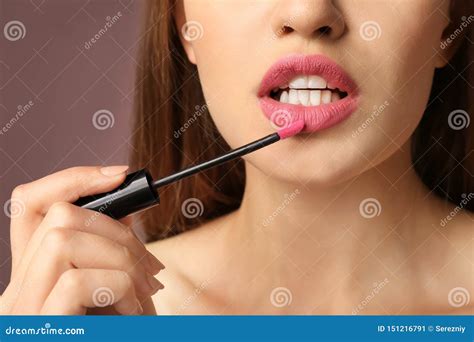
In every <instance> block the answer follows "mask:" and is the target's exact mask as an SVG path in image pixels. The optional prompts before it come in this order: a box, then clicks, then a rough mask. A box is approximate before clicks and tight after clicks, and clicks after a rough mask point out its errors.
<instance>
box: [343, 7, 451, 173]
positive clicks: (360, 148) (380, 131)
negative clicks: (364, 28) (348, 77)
mask: <svg viewBox="0 0 474 342" xmlns="http://www.w3.org/2000/svg"><path fill="white" fill-rule="evenodd" d="M435 5H436V3H435V1H431V0H430V1H429V2H428V1H394V2H392V6H393V8H391V7H389V6H387V5H383V8H378V9H377V8H374V9H372V11H375V12H374V13H378V16H376V17H377V18H378V20H379V22H378V24H379V25H380V34H381V35H380V38H378V39H375V40H373V41H363V42H361V43H359V44H356V43H354V44H353V46H354V47H355V49H356V51H353V52H352V53H353V54H357V56H363V58H361V59H360V61H359V63H360V64H359V66H360V68H359V72H358V74H359V75H367V76H365V78H363V80H362V82H360V88H361V95H362V96H361V111H360V112H359V115H356V116H354V117H353V118H351V119H353V120H352V122H351V124H350V126H351V127H349V129H350V130H351V134H350V135H349V134H348V135H347V136H348V137H349V141H350V142H351V144H352V145H353V147H350V145H351V144H348V148H351V149H352V150H353V151H354V152H355V153H356V154H359V155H360V154H361V152H362V153H363V154H364V160H365V161H367V159H366V158H367V157H368V158H369V159H370V161H371V162H373V163H375V164H377V163H379V162H381V161H382V160H384V159H386V158H388V157H389V156H390V155H391V154H392V153H394V152H395V150H397V149H398V148H399V147H400V146H402V145H403V144H404V143H405V142H407V140H408V139H409V137H410V136H411V134H412V133H413V131H414V130H415V129H416V127H417V125H418V123H419V121H420V119H421V117H422V115H423V112H424V110H425V108H426V105H427V102H428V98H429V94H430V90H431V86H432V80H433V75H434V70H435V65H436V63H437V61H438V60H439V58H441V57H440V55H438V53H437V49H438V48H439V44H440V42H441V36H442V32H443V29H444V25H445V22H444V20H445V18H444V15H443V14H442V13H441V11H440V10H437V9H436V6H435ZM380 6H382V5H380ZM367 15H369V14H367ZM394 18H397V21H396V23H397V24H396V25H394ZM363 22H364V21H363V20H362V21H361V22H360V23H359V25H362V24H363ZM362 61H363V62H362ZM347 133H349V132H347ZM351 138H352V139H351Z"/></svg>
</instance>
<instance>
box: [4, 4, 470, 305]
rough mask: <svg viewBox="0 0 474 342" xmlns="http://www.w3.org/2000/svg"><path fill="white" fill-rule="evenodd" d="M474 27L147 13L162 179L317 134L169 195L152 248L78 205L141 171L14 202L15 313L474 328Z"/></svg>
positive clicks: (142, 71) (327, 17) (425, 17)
mask: <svg viewBox="0 0 474 342" xmlns="http://www.w3.org/2000/svg"><path fill="white" fill-rule="evenodd" d="M473 12H474V11H473V6H472V4H471V2H469V1H464V0H451V1H449V0H415V1H404V0H390V1H372V0H370V1H369V0H366V1H359V0H357V1H355V0H343V1H334V0H318V1H304V0H294V1H283V0H281V1H280V0H273V1H257V0H256V1H246V2H242V1H238V0H228V1H222V2H221V1H211V0H199V1H197V0H182V1H177V2H176V3H175V2H174V1H171V0H169V1H150V4H149V7H148V9H147V16H148V19H147V23H146V29H145V31H144V36H143V49H142V63H141V66H140V68H139V72H138V76H137V89H138V91H137V101H136V104H137V115H136V126H135V131H134V149H133V153H132V164H133V167H132V168H133V169H136V168H141V167H148V168H149V169H150V170H151V171H152V173H153V175H154V176H155V177H160V176H165V175H167V174H170V173H172V172H175V171H177V170H179V169H181V168H184V167H186V166H189V165H191V164H195V163H197V162H199V161H204V160H207V159H210V158H212V157H215V156H217V155H219V154H221V153H223V152H224V151H227V150H228V149H229V148H235V147H238V146H240V145H244V144H245V143H248V142H250V141H252V140H255V139H257V138H260V137H262V136H264V135H266V134H269V133H270V132H271V131H272V130H273V129H275V127H276V126H279V125H281V124H282V122H283V123H285V122H286V123H288V122H291V121H294V120H296V119H302V120H304V121H305V129H304V131H303V132H302V133H301V134H299V135H297V136H295V137H292V138H290V139H288V140H285V141H282V142H279V143H276V144H273V145H271V146H269V147H266V148H264V149H262V150H259V151H257V152H255V153H253V154H250V155H247V156H246V157H245V158H244V161H240V162H236V163H229V164H226V165H224V166H221V167H219V168H215V169H212V170H210V171H207V172H205V173H201V174H199V175H197V176H195V177H193V178H190V179H187V180H183V181H181V182H179V183H177V184H174V185H171V186H169V187H168V188H166V189H164V190H163V191H161V198H162V204H161V205H160V206H159V207H155V208H153V209H150V210H149V211H146V212H143V213H141V214H139V215H136V216H135V221H134V225H135V226H136V227H138V226H140V227H142V228H144V229H145V232H146V233H147V235H148V238H149V241H150V242H149V243H148V244H146V246H144V245H143V244H142V243H141V242H140V241H139V240H138V239H137V237H136V235H135V234H134V233H132V230H131V229H130V228H129V227H128V226H129V225H131V224H132V221H131V219H130V218H127V219H125V220H122V222H117V221H114V220H113V219H111V218H109V217H106V216H104V215H98V214H95V213H93V212H91V211H88V210H86V209H81V208H78V207H76V206H74V205H72V204H71V203H72V202H74V201H75V200H77V198H79V197H82V196H86V195H89V194H94V193H100V192H104V191H108V190H111V189H113V188H115V187H116V186H118V185H119V184H120V183H121V182H122V181H123V179H124V177H125V173H126V169H127V167H125V166H113V167H106V168H99V167H79V168H73V169H68V170H65V171H61V172H58V173H56V174H53V175H49V176H47V177H45V178H43V179H40V180H37V181H35V182H32V183H29V184H26V185H21V186H19V187H17V188H16V189H15V190H14V192H13V195H12V199H14V200H17V201H23V202H24V203H25V204H26V208H27V209H26V211H25V213H24V214H23V215H22V216H20V217H16V218H15V219H13V220H12V224H11V236H12V241H11V242H12V254H13V258H12V262H13V267H12V269H13V270H12V279H11V282H10V284H9V286H8V287H7V289H6V291H5V293H4V294H3V296H2V298H1V304H2V305H1V307H2V309H1V310H2V312H3V313H7V314H84V313H86V312H94V313H104V314H105V313H119V314H141V313H144V314H155V313H159V314H351V313H352V314H449V313H453V314H466V313H467V314H472V313H473V310H472V305H471V304H470V294H472V293H474V284H473V278H472V272H473V267H472V266H473V261H474V260H473V253H472V251H473V239H472V228H473V222H474V216H473V214H472V212H470V211H469V210H471V211H472V208H473V207H474V204H473V203H474V201H473V199H474V198H473V197H474V194H473V192H474V185H473V184H474V183H473V177H472V175H473V173H474V171H473V170H474V167H473V166H474V162H473V155H474V154H473V153H472V148H473V143H472V137H473V131H472V127H473V125H470V126H469V120H470V117H469V114H471V115H472V111H473V107H472V103H471V101H472V84H473V83H474V81H473V78H472V66H471V65H472V62H473V57H472V41H473V39H472V38H473V37H472V25H471V23H472V21H474V18H473V17H472V14H473ZM192 228H194V229H192ZM163 265H166V269H165V270H163V268H164V266H163ZM155 276H156V277H155ZM157 278H159V279H160V281H158V280H157ZM163 284H164V285H165V287H164V288H163ZM160 289H161V291H158V290H160Z"/></svg>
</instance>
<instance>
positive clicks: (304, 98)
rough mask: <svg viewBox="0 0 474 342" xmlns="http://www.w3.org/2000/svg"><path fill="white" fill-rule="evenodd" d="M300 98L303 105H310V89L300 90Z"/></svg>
mask: <svg viewBox="0 0 474 342" xmlns="http://www.w3.org/2000/svg"><path fill="white" fill-rule="evenodd" d="M298 99H299V100H300V103H301V104H302V105H303V106H308V105H309V90H305V89H303V90H298Z"/></svg>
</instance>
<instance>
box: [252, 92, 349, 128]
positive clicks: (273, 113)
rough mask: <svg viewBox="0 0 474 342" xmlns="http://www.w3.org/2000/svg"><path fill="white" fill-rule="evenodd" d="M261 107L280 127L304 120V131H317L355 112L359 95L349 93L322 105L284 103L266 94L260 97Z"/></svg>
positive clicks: (335, 123)
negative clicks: (340, 98)
mask: <svg viewBox="0 0 474 342" xmlns="http://www.w3.org/2000/svg"><path fill="white" fill-rule="evenodd" d="M260 107H261V108H262V110H263V113H264V114H265V116H266V117H267V118H268V119H270V121H272V122H273V124H274V125H276V126H278V127H281V126H283V125H288V124H290V123H291V122H295V121H298V120H303V121H304V123H305V127H304V130H303V132H316V131H320V130H323V129H326V128H329V127H332V126H334V125H337V124H338V123H340V122H342V121H344V120H345V119H346V118H348V117H349V116H350V115H351V114H352V113H354V112H355V110H356V109H357V97H355V96H353V95H349V96H346V97H345V98H343V99H342V100H338V101H336V102H332V103H328V104H323V105H320V106H303V105H293V104H288V103H282V102H279V101H276V100H274V99H272V98H271V97H270V96H265V97H262V98H260Z"/></svg>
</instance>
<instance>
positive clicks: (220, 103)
mask: <svg viewBox="0 0 474 342" xmlns="http://www.w3.org/2000/svg"><path fill="white" fill-rule="evenodd" d="M197 2H198V1H196V2H190V5H191V4H195V3H197ZM199 5H200V6H189V8H187V9H186V10H187V16H189V18H190V19H189V20H196V21H198V22H200V23H201V24H202V26H203V34H202V37H201V38H200V39H199V40H196V41H194V42H193V51H194V54H195V56H196V64H197V67H198V72H199V77H200V82H201V85H202V88H203V92H204V96H205V98H206V102H207V104H208V106H209V109H210V112H211V115H212V117H213V119H214V122H215V123H216V125H217V128H218V129H219V131H220V133H221V134H222V135H223V136H224V138H225V139H226V140H227V142H228V143H229V144H230V145H231V146H232V147H237V146H240V145H242V144H245V143H247V142H249V141H250V140H253V139H256V138H260V137H261V136H263V135H265V134H268V133H269V132H270V129H271V126H270V125H269V123H268V121H267V120H266V119H265V118H264V116H263V115H262V113H261V112H260V111H259V110H258V108H259V107H258V102H257V96H256V92H257V89H258V85H259V84H258V82H256V79H258V77H256V76H255V75H256V74H260V73H262V72H263V71H264V69H262V68H261V67H259V65H262V64H263V63H265V62H267V61H266V60H264V58H263V51H262V44H261V42H262V41H264V40H265V35H266V34H267V31H268V30H270V28H269V26H268V24H266V23H265V22H264V21H262V20H261V18H262V17H265V11H267V10H268V9H269V8H271V3H266V2H261V1H256V2H245V3H244V4H242V1H241V0H239V1H236V0H226V1H215V0H213V1H205V2H203V4H202V5H201V2H199ZM226 13H227V14H226Z"/></svg>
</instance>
